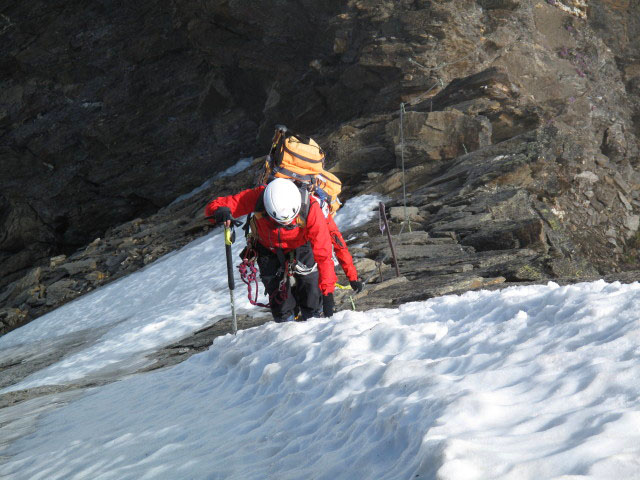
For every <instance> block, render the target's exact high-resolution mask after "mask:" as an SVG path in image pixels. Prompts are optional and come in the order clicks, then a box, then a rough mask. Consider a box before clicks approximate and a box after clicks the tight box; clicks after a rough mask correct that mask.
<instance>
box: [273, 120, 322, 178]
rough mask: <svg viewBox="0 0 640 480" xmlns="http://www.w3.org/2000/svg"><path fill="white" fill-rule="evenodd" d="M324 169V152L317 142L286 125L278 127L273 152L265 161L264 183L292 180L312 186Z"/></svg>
mask: <svg viewBox="0 0 640 480" xmlns="http://www.w3.org/2000/svg"><path fill="white" fill-rule="evenodd" d="M323 167H324V151H323V150H322V149H321V148H320V146H319V145H318V144H317V143H316V141H315V140H314V139H313V138H311V137H307V136H306V135H301V134H299V133H293V132H292V131H291V130H288V129H287V127H285V126H284V125H278V126H276V133H275V135H274V136H273V142H272V144H271V151H270V152H269V155H267V159H266V161H265V178H264V179H263V180H264V182H263V183H266V181H268V180H269V179H270V178H272V177H273V178H278V177H282V178H290V179H293V180H296V181H298V182H300V183H304V184H307V185H310V184H312V183H313V181H314V178H315V176H316V175H317V174H318V173H320V172H321V171H322V169H323Z"/></svg>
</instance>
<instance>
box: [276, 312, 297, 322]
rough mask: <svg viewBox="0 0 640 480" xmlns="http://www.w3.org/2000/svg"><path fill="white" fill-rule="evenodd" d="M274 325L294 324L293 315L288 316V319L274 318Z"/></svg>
mask: <svg viewBox="0 0 640 480" xmlns="http://www.w3.org/2000/svg"><path fill="white" fill-rule="evenodd" d="M274 320H275V322H276V323H285V322H295V320H296V319H295V317H294V316H293V314H291V315H289V316H288V317H278V318H274Z"/></svg>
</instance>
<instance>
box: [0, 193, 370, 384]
mask: <svg viewBox="0 0 640 480" xmlns="http://www.w3.org/2000/svg"><path fill="white" fill-rule="evenodd" d="M379 201H380V198H379V197H377V196H374V195H363V196H362V197H355V198H353V199H352V200H350V201H348V202H346V204H345V206H344V207H343V210H342V211H340V212H339V213H338V216H337V220H338V221H341V222H342V223H343V225H344V227H343V228H345V229H347V228H349V227H356V226H358V225H361V224H363V223H366V222H367V221H368V220H369V219H370V218H372V216H373V215H375V207H376V206H377V205H378V202H379ZM242 220H244V217H243V219H242ZM244 246H245V241H244V237H243V234H242V230H241V229H238V231H237V241H236V242H235V243H234V245H233V247H232V250H233V260H234V264H235V263H239V262H240V260H239V255H240V252H241V251H242V249H243V248H244ZM226 268H227V267H226V257H225V246H224V240H223V234H222V231H221V230H220V229H216V230H214V231H213V232H212V233H210V234H209V235H207V236H206V237H203V238H201V239H199V240H196V241H194V242H192V243H191V244H189V245H188V246H186V247H184V248H183V249H181V250H180V251H178V252H174V253H172V254H169V255H166V256H165V257H163V258H161V259H160V260H158V261H156V262H154V263H153V264H151V265H149V266H148V267H146V268H144V269H143V270H140V271H138V272H136V273H134V274H132V275H129V276H127V277H125V278H123V279H121V280H118V281H117V282H114V283H112V284H110V285H107V286H105V287H103V288H100V289H99V290H96V291H95V292H93V293H90V294H88V295H85V296H83V297H81V298H79V299H77V300H75V301H73V302H71V303H69V304H67V305H64V306H63V307H61V308H58V309H56V310H54V311H53V312H50V313H49V314H47V315H44V316H42V317H40V318H39V319H37V320H36V321H34V322H31V323H30V324H28V325H25V326H23V327H22V328H20V329H18V330H15V331H13V332H11V333H9V334H7V335H4V336H2V337H0V352H1V351H2V350H6V349H8V348H10V347H15V346H22V347H23V348H30V347H33V345H32V344H36V347H37V348H41V347H38V346H37V344H38V343H39V342H47V341H51V340H52V339H56V338H61V337H63V336H65V335H69V334H75V333H78V332H81V331H85V330H87V329H98V328H103V329H104V330H106V332H105V333H103V334H102V335H101V336H100V338H99V339H98V340H97V341H95V342H94V343H93V344H92V345H87V346H86V348H84V349H82V350H81V351H79V352H74V353H73V354H71V355H67V356H66V357H65V358H64V359H63V360H61V361H59V362H57V363H55V364H54V365H51V366H50V367H48V368H45V369H43V370H41V371H39V372H37V373H34V374H32V375H30V376H29V377H28V378H26V379H24V381H22V382H20V383H17V384H15V385H13V386H11V387H8V388H5V389H3V390H0V394H2V393H6V392H10V391H14V390H19V389H25V388H33V387H38V386H42V385H56V384H64V383H69V382H73V381H77V380H80V379H83V378H86V377H87V376H90V375H96V374H101V375H107V376H108V375H109V374H110V372H112V373H113V372H122V371H126V370H127V369H130V368H134V370H135V367H139V366H140V365H141V362H143V361H144V360H143V359H141V358H138V357H141V356H142V354H143V352H148V351H149V350H152V349H155V348H159V347H161V346H163V345H166V344H169V343H171V342H172V341H176V340H179V339H181V338H183V337H185V336H186V335H189V334H190V333H192V332H194V331H196V330H198V329H200V328H202V327H203V326H205V325H207V324H209V323H211V322H212V321H215V320H219V319H220V318H222V317H225V316H226V317H228V316H229V315H230V305H229V290H228V284H227V274H226ZM235 275H236V278H235V281H236V295H235V299H236V300H235V303H236V309H237V311H238V313H249V314H255V313H257V311H258V309H257V307H254V306H252V305H251V304H250V303H249V300H248V298H247V294H246V288H245V286H244V284H243V283H242V281H241V280H240V276H239V274H238V271H237V270H235ZM260 292H261V293H262V289H260ZM259 300H260V301H261V302H266V301H267V298H266V297H264V296H261V297H260V299H259ZM263 312H264V310H263ZM2 359H3V356H2V354H1V353H0V360H2Z"/></svg>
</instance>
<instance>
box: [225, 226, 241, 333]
mask: <svg viewBox="0 0 640 480" xmlns="http://www.w3.org/2000/svg"><path fill="white" fill-rule="evenodd" d="M234 233H235V232H234V230H233V229H232V228H231V227H227V226H226V225H225V227H224V245H225V250H226V253H227V279H228V281H229V296H230V297H231V315H232V316H233V319H232V321H231V330H232V331H233V334H234V335H235V334H236V333H238V320H237V319H236V304H235V300H234V298H233V291H234V290H235V288H236V282H235V279H234V278H233V260H232V259H231V244H232V243H233V241H234V240H235V238H234V237H235V235H234Z"/></svg>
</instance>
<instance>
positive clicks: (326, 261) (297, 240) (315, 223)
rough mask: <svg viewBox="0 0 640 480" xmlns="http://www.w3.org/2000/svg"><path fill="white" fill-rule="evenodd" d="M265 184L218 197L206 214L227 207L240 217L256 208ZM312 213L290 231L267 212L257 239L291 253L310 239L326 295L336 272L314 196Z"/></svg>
mask: <svg viewBox="0 0 640 480" xmlns="http://www.w3.org/2000/svg"><path fill="white" fill-rule="evenodd" d="M264 189H265V187H264V185H261V186H259V187H256V188H252V189H249V190H243V191H242V192H240V193H236V194H235V195H229V196H228V197H219V198H216V199H214V200H213V201H211V202H210V203H209V204H208V205H207V207H206V208H205V211H204V212H205V216H207V217H208V216H211V215H213V213H214V212H215V211H216V210H217V209H218V208H220V207H228V208H229V210H231V215H232V216H233V217H236V218H237V217H241V216H243V215H248V214H249V213H252V212H253V211H255V208H256V203H257V202H258V199H259V198H260V195H262V192H263V191H264ZM309 200H310V203H309V214H308V215H307V221H306V223H305V225H304V226H302V227H300V226H295V227H294V228H292V229H291V230H288V229H286V228H283V227H282V225H280V224H278V223H277V222H276V221H274V220H273V219H272V218H271V217H269V216H268V215H264V216H261V217H260V218H258V219H257V222H256V223H257V227H258V233H257V237H258V242H260V244H261V245H263V246H264V247H266V248H268V249H269V250H271V251H272V252H274V253H275V252H276V250H277V249H278V248H281V249H282V250H283V251H284V252H285V253H287V252H290V251H291V250H294V249H296V248H298V247H300V246H302V245H304V244H305V243H307V242H311V249H312V250H313V256H314V258H315V261H316V263H317V264H318V273H319V277H320V278H319V286H320V290H321V291H322V294H323V295H328V294H329V293H333V291H334V290H335V284H336V280H337V277H336V272H335V270H334V268H333V260H332V258H331V237H330V235H329V228H328V227H327V221H326V219H325V217H324V215H323V213H322V210H321V209H320V205H318V202H317V201H316V199H315V198H313V197H311V196H310V197H309Z"/></svg>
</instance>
